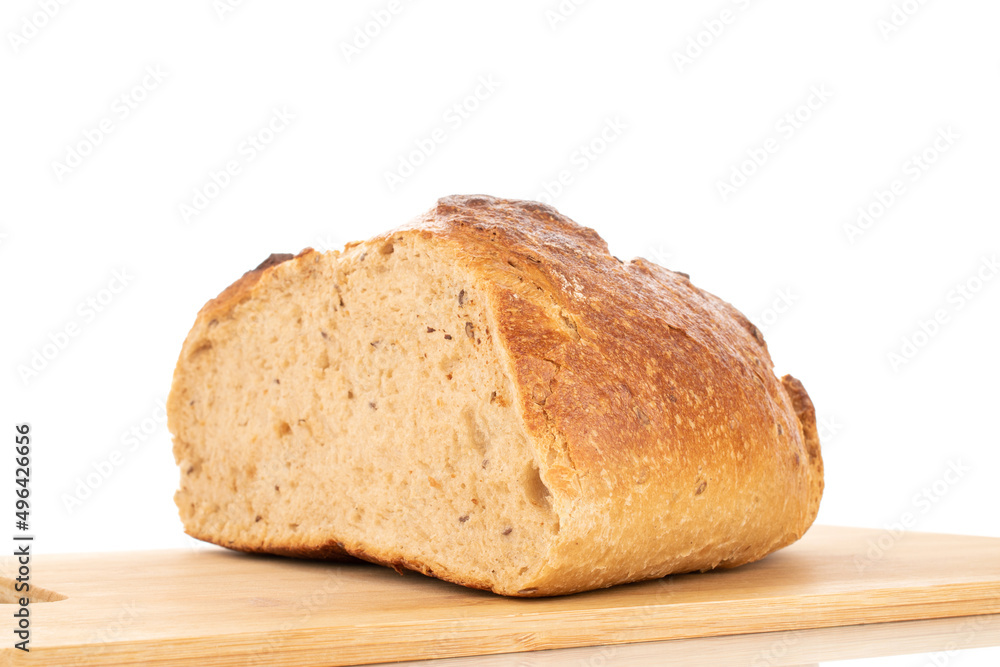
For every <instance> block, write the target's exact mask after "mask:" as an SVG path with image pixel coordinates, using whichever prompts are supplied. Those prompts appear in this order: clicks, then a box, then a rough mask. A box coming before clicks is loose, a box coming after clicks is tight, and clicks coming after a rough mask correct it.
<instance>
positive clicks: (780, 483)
mask: <svg viewBox="0 0 1000 667" xmlns="http://www.w3.org/2000/svg"><path fill="white" fill-rule="evenodd" d="M168 409H169V426H170V430H171V432H172V434H173V437H174V456H175V458H176V461H177V463H178V465H179V466H180V473H181V481H180V489H179V491H177V494H176V496H175V500H176V502H177V505H178V507H179V509H180V514H181V518H182V519H183V522H184V525H185V528H186V531H187V532H188V533H189V534H190V535H192V536H194V537H196V538H199V539H202V540H207V541H209V542H214V543H215V544H219V545H222V546H225V547H230V548H232V549H239V550H242V551H250V552H266V553H273V554H283V555H287V556H297V557H307V558H328V559H335V558H345V557H350V556H353V557H357V558H361V559H364V560H368V561H372V562H376V563H382V564H384V565H389V566H392V567H394V568H396V569H397V570H399V569H401V568H409V569H413V570H418V571H420V572H423V573H424V574H428V575H432V576H435V577H439V578H441V579H445V580H448V581H452V582H455V583H459V584H462V585H465V586H471V587H475V588H482V589H488V590H492V591H495V592H496V593H500V594H503V595H517V596H541V595H556V594H563V593H573V592H577V591H584V590H589V589H594V588H600V587H605V586H611V585H614V584H620V583H624V582H630V581H638V580H643V579H649V578H654V577H662V576H664V575H667V574H670V573H677V572H690V571H696V570H708V569H711V568H716V567H733V566H737V565H740V564H743V563H748V562H750V561H754V560H757V559H760V558H762V557H763V556H765V555H766V554H768V553H770V552H772V551H774V550H775V549H779V548H781V547H783V546H785V545H788V544H790V543H792V542H794V541H795V540H797V539H798V538H799V537H801V536H802V534H803V533H804V532H805V531H806V529H807V528H808V527H809V525H810V524H811V523H812V521H813V519H814V518H815V516H816V512H817V509H818V506H819V501H820V496H821V494H822V489H823V472H822V471H823V464H822V460H821V457H820V448H819V440H818V437H817V433H816V421H815V414H814V411H813V407H812V404H811V402H810V400H809V397H808V396H807V394H806V392H805V390H804V389H803V387H802V385H801V384H800V383H799V382H798V381H797V380H795V379H794V378H792V377H790V376H785V377H784V378H782V379H780V380H779V379H778V378H777V377H775V375H774V373H773V371H772V363H771V359H770V357H769V355H768V351H767V346H766V345H765V343H764V340H763V338H762V337H761V335H760V333H759V332H758V330H757V329H756V328H755V327H754V326H753V325H752V324H751V323H750V322H749V321H748V320H747V319H746V318H745V317H744V316H743V315H742V314H740V313H739V312H738V311H737V310H736V309H735V308H733V307H732V306H730V305H729V304H728V303H726V302H724V301H722V300H720V299H718V298H716V297H714V296H712V295H711V294H708V293H706V292H704V291H702V290H700V289H698V288H697V287H695V286H693V285H692V284H691V282H690V281H689V280H688V276H687V275H685V274H682V273H677V272H674V271H669V270H667V269H664V268H661V267H659V266H657V265H655V264H653V263H651V262H648V261H646V260H643V259H634V260H632V261H630V262H622V261H621V260H619V259H617V258H615V257H613V256H611V255H610V254H609V253H608V248H607V245H606V244H605V243H604V241H603V240H602V239H601V238H600V237H599V236H598V235H597V233H596V232H594V231H593V230H592V229H589V228H586V227H581V226H578V225H577V224H575V223H574V222H572V221H570V220H569V219H567V218H565V217H563V216H561V215H560V214H559V213H557V212H556V211H555V209H553V208H551V207H549V206H545V205H542V204H538V203H534V202H526V201H513V200H505V199H496V198H492V197H486V196H456V197H448V198H444V199H442V200H440V201H439V202H438V204H437V206H436V207H435V208H434V209H432V210H431V211H429V212H428V213H426V214H425V215H423V216H421V217H419V218H418V219H416V220H415V221H413V222H411V223H409V224H407V225H405V226H403V227H400V228H397V229H396V230H394V231H391V232H387V233H384V234H382V235H380V236H377V237H375V238H373V239H371V240H369V241H365V242H363V243H349V244H347V246H346V248H345V249H344V250H343V252H336V251H334V252H327V253H319V252H315V251H313V250H311V249H310V250H305V251H303V252H301V253H300V254H298V255H296V256H294V257H293V256H291V255H272V256H271V257H270V258H269V259H268V260H267V261H265V262H264V263H263V264H261V265H260V266H259V267H257V268H256V269H254V270H253V271H250V272H248V273H247V274H245V275H244V276H243V277H242V278H240V279H239V280H237V281H236V282H235V283H234V284H233V285H231V286H230V287H229V288H228V289H226V290H225V291H224V292H223V293H222V294H220V295H219V297H218V298H216V299H214V300H212V301H210V302H209V303H208V304H206V305H205V307H204V308H202V310H201V312H200V313H199V314H198V317H197V320H196V321H195V324H194V327H193V328H192V329H191V332H190V334H189V335H188V337H187V340H186V341H185V343H184V346H183V350H182V351H181V355H180V359H179V361H178V362H177V368H176V371H175V373H174V379H173V387H172V390H171V393H170V399H169V405H168Z"/></svg>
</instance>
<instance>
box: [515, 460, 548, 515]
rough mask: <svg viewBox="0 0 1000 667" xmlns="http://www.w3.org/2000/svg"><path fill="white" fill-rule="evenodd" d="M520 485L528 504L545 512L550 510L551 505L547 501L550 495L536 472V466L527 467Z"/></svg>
mask: <svg viewBox="0 0 1000 667" xmlns="http://www.w3.org/2000/svg"><path fill="white" fill-rule="evenodd" d="M521 484H522V485H523V486H524V495H525V497H526V498H527V499H528V502H529V503H531V504H532V505H534V506H535V507H541V508H542V509H544V510H546V511H547V510H550V509H551V508H552V504H551V502H550V501H549V497H550V495H551V494H550V493H549V487H547V486H545V482H543V481H542V476H541V474H540V473H539V472H538V466H536V465H535V464H531V465H530V466H528V468H527V469H526V470H525V471H524V475H523V477H522V478H521Z"/></svg>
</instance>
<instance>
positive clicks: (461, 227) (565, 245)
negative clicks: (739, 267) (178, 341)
mask: <svg viewBox="0 0 1000 667" xmlns="http://www.w3.org/2000/svg"><path fill="white" fill-rule="evenodd" d="M399 234H419V235H420V236H421V237H423V238H425V239H427V238H434V239H436V240H437V241H438V242H440V243H442V244H445V245H448V246H450V247H451V249H452V251H453V256H454V257H455V259H456V261H459V262H461V263H462V264H463V265H464V266H471V267H472V268H473V270H474V272H475V274H476V275H478V276H479V278H480V279H481V281H482V284H483V286H484V287H485V289H486V291H487V293H488V297H489V300H490V308H491V311H492V316H493V319H494V325H495V328H496V331H497V340H498V341H499V344H500V346H501V350H502V353H503V359H504V363H505V364H506V365H507V366H508V368H507V369H506V370H507V372H508V374H509V375H510V377H511V379H512V381H513V384H514V388H515V392H516V399H515V404H516V408H517V409H518V411H519V414H520V416H521V418H522V419H523V421H524V423H525V425H526V428H527V431H528V433H529V435H530V436H531V438H532V439H533V443H532V444H533V446H534V448H535V452H536V458H537V461H538V463H539V467H540V469H541V477H542V480H543V481H544V483H545V484H546V486H547V487H548V488H549V490H550V492H551V502H552V505H553V508H554V509H555V510H556V512H557V514H558V516H559V520H560V526H559V534H558V538H557V539H555V540H554V542H553V545H552V547H551V549H550V552H549V554H548V557H547V558H546V560H545V562H544V563H541V564H540V565H539V567H538V570H537V572H536V574H535V575H534V576H535V579H534V581H533V582H531V583H530V585H527V586H525V587H524V588H523V589H521V590H517V591H511V590H506V589H505V590H503V592H505V593H506V594H519V595H552V594H559V593H566V592H573V591H578V590H587V589H590V588H596V587H600V586H608V585H613V584H616V583H622V582H625V581H634V580H640V579H645V578H650V577H656V576H663V575H664V574H667V573H670V572H684V571H692V570H706V569H710V568H713V567H732V566H736V565H740V564H742V563H746V562H750V561H753V560H757V559H759V558H762V557H763V556H765V555H766V554H767V553H770V552H771V551H773V550H775V549H777V548H780V547H782V546H785V545H787V544H790V543H791V542H793V541H795V540H797V539H798V538H799V537H801V535H802V534H803V533H804V532H805V531H806V529H807V528H808V527H809V525H810V524H811V523H812V521H813V519H814V518H815V516H816V512H817V510H818V506H819V500H820V496H821V494H822V489H823V482H822V458H821V455H820V450H819V439H818V435H817V432H816V421H815V412H814V410H813V407H812V403H811V401H810V400H809V397H808V395H807V394H806V391H805V389H804V388H803V386H802V384H801V383H800V382H799V381H798V380H795V379H794V378H792V377H791V376H786V377H785V378H783V379H782V380H781V381H779V380H778V378H776V377H775V375H774V373H773V370H772V369H773V364H772V362H771V358H770V356H769V354H768V350H767V345H766V343H765V342H764V339H763V337H762V336H761V334H760V332H759V331H758V330H757V329H756V327H754V326H753V324H751V323H750V322H749V321H748V320H747V319H746V317H744V316H743V315H742V314H741V313H740V312H739V311H738V310H736V309H735V308H733V307H732V306H731V305H730V304H728V303H726V302H724V301H722V300H720V299H718V298H717V297H715V296H713V295H711V294H709V293H707V292H704V291H702V290H700V289H698V288H697V287H694V286H693V285H692V284H691V282H690V280H689V279H688V276H687V275H686V274H682V273H677V272H674V271H670V270H667V269H664V268H662V267H659V266H657V265H655V264H653V263H651V262H648V261H647V260H644V259H635V260H632V261H631V262H629V263H623V262H621V261H620V260H618V259H617V258H614V257H612V256H611V255H610V254H609V252H608V248H607V245H606V244H605V242H604V241H603V240H602V239H601V238H600V236H598V234H597V233H596V232H595V231H594V230H592V229H590V228H587V227H581V226H579V225H577V224H576V223H574V222H572V221H571V220H569V219H568V218H565V217H564V216H562V215H560V214H559V213H558V212H556V211H555V209H553V208H551V207H549V206H546V205H543V204H539V203H536V202H524V201H516V200H505V199H497V198H493V197H488V196H483V195H477V196H455V197H446V198H444V199H441V200H440V201H439V202H438V204H437V206H436V207H435V208H434V209H432V210H431V211H430V212H428V213H427V214H425V215H424V216H421V217H420V218H418V219H417V220H415V221H413V222H411V223H409V224H408V225H405V226H403V227H400V228H398V229H396V230H393V231H391V232H387V233H386V234H382V235H380V236H378V237H376V238H374V239H372V240H370V241H367V242H365V243H363V244H361V245H362V246H364V247H366V248H369V247H370V248H381V247H382V246H383V244H384V243H386V242H387V241H389V240H390V239H392V238H393V236H395V235H399ZM352 245H356V244H352ZM349 247H350V246H349ZM311 252H313V251H311V250H308V249H307V250H306V251H303V252H302V253H300V254H299V255H298V256H296V257H295V258H294V261H304V259H305V257H306V256H308V254H309V253H311ZM272 257H273V256H272ZM278 261H279V260H275V261H272V262H270V263H268V262H265V263H264V264H263V265H262V266H261V267H258V268H257V269H255V270H254V271H251V272H248V273H247V274H245V275H244V276H243V277H242V278H241V279H240V280H238V281H237V282H236V283H234V284H233V285H232V286H230V287H229V288H228V289H227V290H225V291H224V292H223V293H222V294H221V295H220V296H219V297H218V298H217V299H215V300H213V301H212V302H210V303H209V304H207V305H206V306H205V308H203V309H202V312H201V313H200V314H199V322H202V323H204V322H206V321H208V320H210V319H211V318H216V317H226V316H229V313H230V312H231V311H232V309H233V308H234V307H235V306H236V305H237V304H238V303H241V302H242V301H244V300H246V299H248V298H250V297H251V296H252V294H253V291H254V289H255V288H256V287H257V285H258V284H259V283H260V281H261V280H262V279H263V278H264V277H265V276H266V275H267V274H268V272H270V271H274V270H275V269H274V266H275V265H276V264H277V262H278ZM280 261H291V260H289V259H288V258H286V257H281V258H280ZM196 328H198V325H197V324H196ZM196 537H199V538H201V539H209V540H211V539H212V537H211V536H201V535H196ZM223 546H229V547H231V548H237V549H242V550H246V551H267V552H270V553H282V554H285V555H291V556H302V557H313V558H317V557H318V558H343V557H345V556H347V555H353V556H355V557H358V558H362V559H364V560H370V561H373V562H379V563H383V564H386V565H389V566H392V567H395V568H397V569H399V568H400V567H405V568H409V569H414V570H418V571H422V572H425V573H426V574H432V575H433V576H437V577H441V578H444V579H448V580H451V581H455V582H457V583H461V584H464V585H467V586H472V587H477V588H491V587H492V588H494V590H499V589H503V588H504V587H503V586H498V585H492V586H491V584H490V583H489V582H478V581H476V582H471V581H467V580H463V577H461V576H460V575H457V574H455V573H451V572H430V571H429V570H428V568H427V567H426V566H425V565H424V564H421V563H416V562H410V561H407V560H405V559H402V558H399V557H397V556H396V555H394V554H392V553H390V552H387V551H384V550H379V549H375V548H372V547H369V548H363V547H362V546H360V545H344V544H343V543H340V542H338V541H337V540H336V539H335V537H332V536H331V539H330V540H327V541H323V542H322V543H317V544H267V545H251V544H232V543H230V544H225V545H223Z"/></svg>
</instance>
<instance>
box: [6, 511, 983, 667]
mask: <svg viewBox="0 0 1000 667" xmlns="http://www.w3.org/2000/svg"><path fill="white" fill-rule="evenodd" d="M880 541H881V544H882V545H883V546H882V547H877V546H876V548H872V545H878V544H879V542H880ZM886 547H887V548H886ZM11 566H12V564H11V563H9V562H7V563H5V567H6V568H7V569H5V572H4V573H6V574H9V572H10V569H9V568H10V567H11ZM32 580H33V581H34V582H35V583H37V584H38V585H40V586H45V587H46V588H48V589H51V590H52V591H55V592H56V593H59V594H62V595H65V596H66V599H65V600H61V601H58V602H47V603H39V604H34V605H32V606H31V612H32V644H31V647H32V650H31V654H30V656H25V655H24V654H23V653H22V652H20V651H15V650H14V649H8V648H6V647H5V648H4V652H3V658H4V661H5V662H8V663H9V664H32V665H104V664H118V665H122V664H144V665H181V664H190V663H192V662H195V663H196V664H200V665H208V666H221V665H247V664H249V665H253V664H269V665H345V664H357V663H375V662H383V661H392V660H404V659H410V660H413V659H424V658H443V657H452V656H466V655H485V654H493V653H503V652H512V651H530V650H538V649H549V648H562V647H575V646H595V645H601V644H622V643H630V642H640V641H652V640H663V639H679V638H689V637H707V636H717V635H732V634H742V633H754V632H774V631H787V630H795V629H803V628H820V627H831V626H842V625H854V624H860V623H878V622H886V621H902V620H914V619H925V618H943V617H952V616H967V615H977V614H986V613H998V612H1000V539H996V538H983V537H965V536H954V535H931V534H921V533H910V534H905V535H902V536H900V537H898V538H893V537H892V536H890V535H888V534H887V533H885V532H884V531H875V530H861V529H853V528H836V527H823V526H817V527H815V528H813V529H812V530H811V531H809V533H808V534H807V535H806V537H805V538H803V539H802V540H801V541H800V542H798V543H796V544H794V545H792V546H791V547H789V548H787V549H784V550H782V551H780V552H778V553H775V554H772V555H771V556H768V557H767V558H765V559H764V560H762V561H760V562H757V563H753V564H750V565H747V566H743V567H740V568H736V569H733V570H722V571H714V572H709V573H706V574H692V575H680V576H674V577H668V578H666V579H662V580H657V581H648V582H642V583H637V584H629V585H624V586H618V587H615V588H610V589H606V590H600V591H592V592H588V593H580V594H577V595H572V596H566V597H560V598H538V599H512V598H502V597H498V596H496V595H493V594H491V593H487V592H483V591H475V590H469V589H465V588H462V587H460V586H456V585H452V584H448V583H446V582H443V581H439V580H436V579H432V578H428V577H424V576H422V575H419V574H414V573H407V574H406V575H405V576H400V575H398V574H396V573H395V572H393V571H392V570H389V569H386V568H381V567H375V566H370V565H367V564H362V563H351V564H345V563H341V564H336V563H333V564H331V563H322V562H312V561H300V560H290V559H284V558H280V557H274V556H254V555H248V554H241V553H236V552H229V551H225V550H221V549H220V550H215V549H211V550H191V551H185V550H177V551H149V552H129V553H111V554H76V555H51V556H48V557H46V556H38V557H36V559H35V561H34V568H33V572H32ZM8 646H9V644H8Z"/></svg>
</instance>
